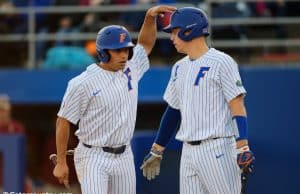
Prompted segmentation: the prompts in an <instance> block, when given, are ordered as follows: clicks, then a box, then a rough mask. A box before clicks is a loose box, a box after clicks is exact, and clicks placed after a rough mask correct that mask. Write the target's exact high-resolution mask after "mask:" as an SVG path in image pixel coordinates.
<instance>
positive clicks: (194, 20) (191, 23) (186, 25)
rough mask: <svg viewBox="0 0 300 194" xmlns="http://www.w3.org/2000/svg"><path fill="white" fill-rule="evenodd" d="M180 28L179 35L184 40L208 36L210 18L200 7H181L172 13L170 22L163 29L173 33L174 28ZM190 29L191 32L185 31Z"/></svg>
mask: <svg viewBox="0 0 300 194" xmlns="http://www.w3.org/2000/svg"><path fill="white" fill-rule="evenodd" d="M175 28H180V31H179V32H178V37H179V38H180V39H181V40H183V41H190V40H192V39H193V38H196V37H199V36H208V35H209V32H208V19H207V16H206V14H205V13H204V12H203V11H202V10H201V9H198V8H194V7H184V8H179V9H177V10H176V11H175V12H173V14H172V15H171V20H170V24H169V25H168V26H167V27H165V28H164V29H163V31H165V32H167V33H171V32H172V30H173V29H175ZM187 31H190V33H189V34H187V35H186V34H185V32H187Z"/></svg>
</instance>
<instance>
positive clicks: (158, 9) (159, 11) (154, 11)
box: [147, 5, 177, 17]
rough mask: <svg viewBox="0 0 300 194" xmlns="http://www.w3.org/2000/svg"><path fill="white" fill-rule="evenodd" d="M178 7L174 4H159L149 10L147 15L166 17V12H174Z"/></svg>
mask: <svg viewBox="0 0 300 194" xmlns="http://www.w3.org/2000/svg"><path fill="white" fill-rule="evenodd" d="M176 9H177V8H176V7H174V6H169V5H158V6H154V7H152V8H150V9H149V10H148V11H147V15H150V16H152V17H156V16H158V15H159V16H160V17H164V13H167V12H173V11H175V10H176Z"/></svg>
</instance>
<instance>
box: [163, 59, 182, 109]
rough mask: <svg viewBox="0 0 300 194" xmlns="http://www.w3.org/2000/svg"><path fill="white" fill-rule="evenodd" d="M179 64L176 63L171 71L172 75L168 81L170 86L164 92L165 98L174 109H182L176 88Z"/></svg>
mask: <svg viewBox="0 0 300 194" xmlns="http://www.w3.org/2000/svg"><path fill="white" fill-rule="evenodd" d="M178 67H179V66H178V64H177V65H176V64H175V65H174V66H173V68H172V72H171V77H170V80H169V83H168V86H167V88H166V90H165V94H164V97H163V98H164V100H165V101H166V102H167V103H168V104H169V106H171V107H172V108H174V109H180V108H179V95H178V91H177V88H176V81H177V70H178Z"/></svg>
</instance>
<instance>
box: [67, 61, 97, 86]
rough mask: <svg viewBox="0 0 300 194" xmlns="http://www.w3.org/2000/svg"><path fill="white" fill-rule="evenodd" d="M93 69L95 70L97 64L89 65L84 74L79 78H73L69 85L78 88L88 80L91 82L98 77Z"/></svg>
mask: <svg viewBox="0 0 300 194" xmlns="http://www.w3.org/2000/svg"><path fill="white" fill-rule="evenodd" d="M93 68H95V63H93V64H91V65H89V66H88V67H87V68H86V70H85V71H84V72H82V73H81V74H79V75H78V76H76V77H74V78H72V79H71V80H70V81H69V85H72V86H73V87H76V86H79V85H81V84H83V83H84V82H86V81H87V80H90V79H91V78H92V77H94V76H95V75H97V74H96V73H94V72H95V71H93Z"/></svg>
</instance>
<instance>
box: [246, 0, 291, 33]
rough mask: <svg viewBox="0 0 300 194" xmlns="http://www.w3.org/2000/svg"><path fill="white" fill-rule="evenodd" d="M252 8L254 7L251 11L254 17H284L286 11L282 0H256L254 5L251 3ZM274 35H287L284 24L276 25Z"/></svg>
mask: <svg viewBox="0 0 300 194" xmlns="http://www.w3.org/2000/svg"><path fill="white" fill-rule="evenodd" d="M252 9H254V11H253V12H254V14H255V16H256V17H284V16H286V11H287V8H286V3H285V1H284V0H277V1H275V2H265V1H263V0H257V1H256V2H255V4H254V5H253V4H252ZM276 37H277V38H286V37H287V30H286V28H285V26H284V25H282V24H279V25H276Z"/></svg>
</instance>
